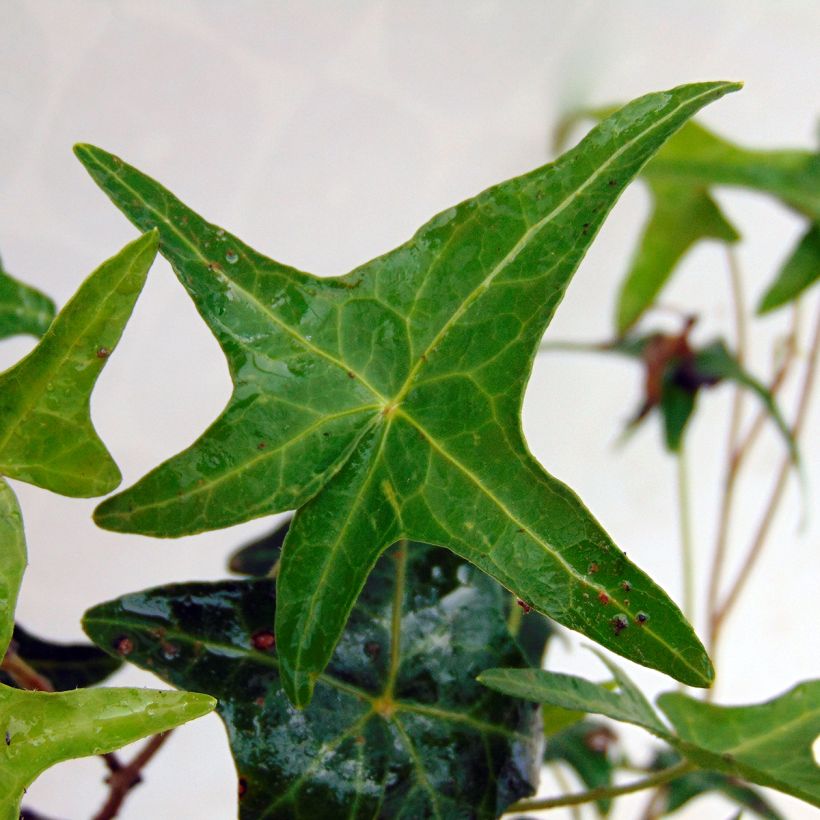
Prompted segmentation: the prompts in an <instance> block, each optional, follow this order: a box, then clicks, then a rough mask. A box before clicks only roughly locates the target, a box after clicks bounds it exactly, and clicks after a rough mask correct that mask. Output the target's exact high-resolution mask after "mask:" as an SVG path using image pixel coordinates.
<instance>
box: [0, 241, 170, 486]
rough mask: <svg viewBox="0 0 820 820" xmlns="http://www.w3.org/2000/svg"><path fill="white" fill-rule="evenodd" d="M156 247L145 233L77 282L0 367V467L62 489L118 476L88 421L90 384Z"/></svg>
mask: <svg viewBox="0 0 820 820" xmlns="http://www.w3.org/2000/svg"><path fill="white" fill-rule="evenodd" d="M156 251H157V235H156V233H149V234H146V235H145V236H142V237H140V238H139V239H137V240H135V241H134V242H132V243H130V244H129V245H126V247H125V248H123V249H122V250H121V251H120V252H119V253H118V254H117V255H116V256H114V257H113V258H111V259H109V260H108V261H107V262H104V263H103V264H102V265H101V266H100V267H99V268H97V270H96V271H94V273H92V274H91V276H89V277H88V279H87V280H86V281H85V282H84V283H83V284H82V285H81V286H80V289H79V290H78V291H77V293H76V294H75V296H74V297H73V298H72V299H71V301H70V302H69V303H68V304H67V305H66V306H65V308H63V310H62V311H60V314H59V315H58V316H57V318H56V319H55V320H54V322H53V323H52V325H51V327H49V329H48V331H47V332H46V334H45V335H44V336H43V338H42V340H41V341H40V343H39V344H38V345H37V347H36V348H34V350H33V351H32V352H31V353H30V354H29V355H28V356H26V357H25V358H24V359H23V360H22V361H20V362H19V363H18V364H16V365H15V366H14V367H12V368H11V369H10V370H7V371H6V372H5V373H2V374H0V475H5V476H8V477H10V478H17V479H20V480H21V481H28V482H30V483H31V484H36V485H37V486H39V487H45V488H46V489H48V490H52V491H54V492H57V493H60V494H61V495H68V496H75V497H88V496H95V495H102V494H103V493H107V492H110V491H111V490H113V489H114V487H116V486H117V485H118V484H119V483H120V480H121V476H120V471H119V470H118V469H117V465H116V464H114V462H113V460H112V459H111V456H110V455H109V454H108V451H107V450H106V449H105V445H104V444H103V443H102V442H101V441H100V439H99V437H98V436H97V434H96V432H95V430H94V427H93V425H92V423H91V415H90V408H89V400H90V395H91V390H92V389H93V387H94V383H95V382H96V381H97V377H98V376H99V374H100V371H101V370H102V369H103V367H104V366H105V362H106V360H107V358H108V356H109V355H110V354H111V352H112V351H113V349H114V347H115V346H116V344H117V342H118V341H119V338H120V336H121V335H122V331H123V328H124V327H125V323H126V321H127V320H128V317H129V316H130V315H131V310H132V308H133V307H134V303H135V302H136V300H137V296H138V295H139V293H140V290H141V289H142V285H143V282H144V281H145V276H146V274H147V273H148V268H150V267H151V263H152V262H153V261H154V256H155V255H156Z"/></svg>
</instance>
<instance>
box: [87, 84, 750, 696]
mask: <svg viewBox="0 0 820 820" xmlns="http://www.w3.org/2000/svg"><path fill="white" fill-rule="evenodd" d="M737 87H738V86H737V85H736V84H731V83H704V84H697V85H690V86H682V87H680V88H677V89H673V90H672V91H668V92H664V93H660V94H650V95H648V96H646V97H642V98H641V99H639V100H636V101H635V102H634V103H632V104H630V105H628V106H626V107H625V108H624V109H623V110H621V111H619V112H617V113H616V114H614V115H613V116H612V117H610V118H609V119H607V120H606V121H605V122H604V123H602V124H601V125H600V126H599V127H598V128H596V129H594V130H593V131H592V133H591V134H590V135H589V136H588V137H587V138H586V139H585V140H584V141H583V142H582V143H581V144H580V145H579V146H578V147H577V148H575V149H573V150H572V151H570V152H569V153H567V154H566V155H565V156H564V157H562V158H561V159H559V160H558V161H557V162H556V163H553V164H551V165H547V166H544V167H543V168H539V169H537V170H535V171H533V172H531V173H529V174H526V175H524V176H522V177H519V178H517V179H513V180H510V181H508V182H505V183H502V184H500V185H497V186H495V187H494V188H490V189H489V190H487V191H485V192H484V193H482V194H480V195H479V196H478V197H476V198H474V199H471V200H468V201H466V202H463V203H461V204H460V205H458V206H456V207H454V208H451V209H449V210H448V211H445V212H444V213H442V214H439V215H438V216H436V217H434V218H433V219H432V220H431V221H430V222H429V223H428V224H427V225H425V226H424V227H422V228H421V229H420V230H419V231H418V232H417V233H416V235H415V236H414V237H413V238H412V239H411V240H410V241H409V242H407V243H406V244H404V245H402V246H400V247H399V248H397V249H396V250H394V251H392V252H390V253H388V254H386V255H385V256H382V257H379V258H378V259H375V260H373V261H372V262H370V263H368V264H366V265H364V266H362V267H360V268H358V269H356V270H354V271H353V272H352V273H350V274H348V275H347V276H341V277H331V278H324V279H321V278H317V277H315V276H311V275H309V274H306V273H302V272H300V271H297V270H294V269H293V268H290V267H287V266H285V265H282V264H280V263H278V262H275V261H273V260H271V259H268V258H266V257H264V256H262V255H260V254H258V253H257V252H256V251H254V250H253V249H251V248H249V247H248V246H247V245H245V244H244V243H242V242H241V241H240V240H239V239H237V238H236V237H234V236H232V235H230V234H228V233H227V232H225V231H223V230H222V229H221V228H217V227H215V226H213V225H211V224H209V223H207V222H205V221H204V220H203V219H202V218H201V217H199V216H198V215H197V214H195V213H194V212H193V211H191V210H189V209H188V208H187V207H186V206H185V205H184V204H183V203H182V202H180V201H179V200H178V199H176V198H175V197H174V196H173V195H172V194H171V193H170V192H169V191H167V190H166V189H165V188H163V187H161V186H160V185H159V184H158V183H156V182H154V181H153V180H151V179H150V178H149V177H147V176H145V175H144V174H142V173H140V172H139V171H137V170H136V169H134V168H132V167H131V166H129V165H126V164H125V163H124V162H123V161H122V160H120V159H119V158H117V157H114V156H112V155H111V154H108V153H106V152H104V151H102V150H100V149H97V148H93V147H91V146H85V145H81V146H78V147H77V148H76V152H77V155H78V156H79V158H80V159H81V161H82V162H83V163H84V165H85V166H86V168H87V169H88V171H89V172H90V173H91V175H92V176H93V178H94V179H95V181H96V182H97V183H98V184H99V185H100V186H101V187H102V188H103V190H104V191H105V192H106V193H107V194H108V195H109V197H111V199H112V200H113V202H114V203H115V204H116V205H117V206H118V207H119V208H120V209H121V210H122V211H123V212H124V213H125V214H126V216H128V217H129V218H130V219H131V220H132V221H133V222H134V224H136V225H137V226H138V227H139V228H140V229H141V230H149V229H152V228H155V227H156V228H158V229H159V231H160V234H161V242H160V250H161V252H162V253H163V254H164V255H165V256H166V257H167V258H168V259H169V260H170V262H171V263H172V265H173V266H174V269H175V271H176V273H177V276H178V277H179V278H180V280H181V282H182V283H183V284H184V285H185V287H186V288H187V290H188V292H189V294H190V295H191V297H192V298H193V300H194V301H195V303H196V305H197V308H198V309H199V311H200V313H201V315H202V316H203V318H204V319H205V321H206V322H207V323H208V325H209V326H210V328H211V329H212V331H213V332H214V334H215V336H216V338H217V340H218V341H219V343H220V345H221V346H222V348H223V350H224V351H225V354H226V356H227V359H228V364H229V369H230V372H231V377H232V379H233V383H234V393H233V396H232V398H231V399H230V401H229V403H228V405H227V407H226V409H225V410H224V412H223V413H222V415H221V416H220V417H219V418H218V419H217V420H216V421H215V422H214V424H213V425H212V426H211V427H210V429H209V430H208V431H206V432H205V433H204V434H203V436H202V437H201V438H200V439H199V440H198V441H197V442H196V443H195V444H194V445H193V446H192V447H190V448H189V449H188V450H186V451H184V452H183V453H180V454H179V455H177V456H175V457H174V458H172V459H170V460H169V461H167V462H165V463H164V464H163V465H161V466H159V467H158V468H157V469H155V470H154V471H152V472H151V473H149V474H148V475H147V476H146V477H145V478H143V479H142V480H141V481H140V482H138V483H137V484H136V485H135V486H133V487H131V488H130V489H128V490H126V491H125V492H123V493H121V494H119V495H116V496H114V497H113V498H110V499H108V500H107V501H105V502H104V503H103V504H102V505H100V507H98V509H97V512H96V520H97V522H98V523H99V524H100V525H101V526H103V527H106V528H108V529H112V530H117V531H123V532H140V533H144V534H147V535H155V536H163V537H166V536H181V535H185V534H189V533H194V532H199V531H202V530H208V529H214V528H218V527H226V526H229V525H231V524H235V523H238V522H240V521H246V520H248V519H250V518H254V517H257V516H261V515H268V514H272V513H275V512H281V511H284V510H288V509H294V508H298V511H297V513H296V517H295V518H294V521H293V524H292V526H291V528H290V532H289V533H288V536H287V539H286V542H285V549H284V553H283V559H282V565H281V568H280V571H279V575H278V593H279V596H280V605H279V608H278V611H277V623H276V636H277V641H278V646H279V661H280V664H281V674H282V679H283V685H284V687H285V690H286V691H287V692H288V695H289V696H290V697H291V698H292V699H293V701H294V703H297V704H299V705H306V704H307V703H308V702H309V701H310V697H311V692H312V689H313V686H314V684H315V681H316V679H317V677H318V676H319V675H320V674H321V671H322V670H323V669H324V667H325V665H326V664H327V663H328V661H329V659H330V657H331V654H332V652H333V648H334V646H335V644H336V642H337V640H338V639H339V637H340V635H341V634H342V631H343V629H344V624H345V621H346V619H347V617H348V614H349V613H350V610H351V608H352V606H353V604H354V602H355V600H356V596H357V595H358V593H359V591H360V590H361V588H362V585H363V584H364V581H365V579H366V577H367V574H368V573H369V572H370V570H371V569H372V567H373V566H374V564H375V562H376V560H377V558H378V556H379V555H380V554H381V553H382V552H383V551H384V550H385V549H386V548H387V547H388V546H390V545H391V544H392V543H394V542H396V541H398V540H400V539H402V538H409V539H412V540H416V541H422V542H426V543H431V544H439V545H442V546H446V547H447V548H449V549H451V550H452V551H453V552H455V553H457V554H458V555H460V556H462V557H463V558H466V559H467V560H469V561H470V562H472V563H473V564H475V565H476V566H477V567H479V568H480V569H481V570H483V571H484V572H487V573H488V574H490V575H492V576H493V577H494V578H496V579H497V580H498V581H499V582H500V583H501V584H503V585H504V586H506V587H507V588H508V589H510V590H511V591H512V592H513V593H514V594H516V595H517V596H518V597H519V598H520V599H521V600H522V601H523V602H524V603H526V604H527V605H528V606H532V607H534V608H535V609H538V610H539V611H541V612H543V613H545V614H547V615H549V616H550V617H552V618H554V619H555V620H557V621H559V622H560V623H563V624H564V625H566V626H568V627H570V628H571V629H575V630H578V631H580V632H583V633H584V634H586V635H588V636H590V637H591V638H592V639H593V640H596V641H598V642H599V643H601V644H603V645H605V646H607V647H609V648H611V649H612V650H613V651H614V652H617V653H619V654H623V655H625V656H627V657H630V658H632V659H634V660H636V661H638V662H640V663H643V664H646V665H648V666H652V667H655V668H658V669H661V670H663V671H665V672H667V673H668V674H670V675H672V676H674V677H677V678H679V679H680V680H682V681H685V682H687V683H690V684H692V685H695V686H706V685H708V684H709V683H710V681H711V680H712V676H713V670H712V667H711V664H710V662H709V659H708V658H707V656H706V653H705V651H704V650H703V648H702V646H701V644H700V642H699V641H698V639H697V637H696V636H695V635H694V633H693V632H692V630H691V628H690V627H689V625H688V624H687V623H686V621H685V620H684V618H683V616H682V615H681V613H680V611H679V610H678V609H677V607H676V606H675V605H674V603H672V601H670V600H669V598H668V597H667V596H666V595H665V594H664V593H663V592H662V591H661V590H660V589H659V588H658V587H657V586H656V585H655V584H654V583H652V581H651V580H650V579H649V578H648V577H647V576H646V575H644V574H643V573H642V572H640V571H639V570H638V569H636V568H634V567H633V566H632V565H631V564H630V563H629V562H628V561H627V560H626V558H625V556H624V554H623V553H622V552H620V551H619V550H617V549H616V548H615V546H614V545H613V544H612V541H611V540H610V539H609V537H608V536H607V535H606V533H605V532H604V531H603V529H602V528H601V527H600V526H599V525H598V523H597V522H596V521H595V520H594V518H593V517H592V516H591V515H590V513H589V512H588V511H587V510H586V508H585V507H584V506H583V505H582V503H581V502H580V501H579V500H578V498H577V497H576V496H575V495H574V494H573V493H572V492H571V491H570V490H569V489H568V488H567V487H566V486H564V485H563V484H561V483H560V482H559V481H557V480H556V479H555V478H553V477H552V476H550V475H549V474H548V473H546V472H545V471H544V470H543V468H542V467H541V465H540V464H538V463H537V462H536V461H535V459H534V458H533V457H532V455H531V454H530V452H529V450H528V448H527V445H526V442H525V441H524V439H523V436H522V433H521V424H520V411H521V403H522V400H523V394H524V387H525V385H526V381H527V378H528V376H529V373H530V368H531V365H532V361H533V358H534V355H535V352H536V350H537V346H538V343H539V341H540V338H541V336H542V334H543V332H544V329H545V328H546V326H547V325H548V324H549V321H550V319H551V318H552V315H553V313H554V311H555V309H556V307H557V306H558V303H559V301H560V300H561V297H562V296H563V293H564V291H565V289H566V287H567V285H568V284H569V281H570V279H571V277H572V274H573V272H574V271H575V269H576V267H577V266H578V263H579V262H580V260H581V258H582V257H583V254H584V252H585V251H586V249H587V247H588V246H589V244H590V243H591V242H592V239H593V237H594V236H595V234H596V232H597V231H598V229H599V227H600V225H601V223H602V222H603V220H604V217H605V216H606V214H607V213H608V212H609V210H610V209H611V207H612V206H613V204H614V203H615V201H616V199H617V198H618V195H619V194H620V192H621V191H622V190H623V189H624V187H625V186H626V185H627V184H628V183H629V181H630V180H631V179H632V178H633V177H634V176H635V174H637V173H638V171H639V170H640V169H641V167H642V166H643V164H644V163H645V162H646V161H647V160H648V159H649V158H650V157H651V156H652V155H653V154H654V153H655V152H656V151H657V150H658V149H659V148H660V146H661V145H662V144H663V143H664V141H665V140H666V139H667V138H668V137H669V136H670V135H671V134H673V133H674V132H675V131H676V130H677V129H678V128H680V126H681V125H682V124H683V123H684V122H685V121H686V120H687V119H688V118H689V117H690V116H692V115H693V114H694V113H695V112H696V111H697V110H699V109H700V108H701V107H702V106H703V105H705V104H706V103H708V102H710V101H712V100H715V99H718V98H719V97H721V96H723V95H724V94H726V93H727V92H729V91H733V90H735V89H736V88H737ZM592 564H594V565H596V566H600V567H601V572H600V574H598V575H595V576H593V575H591V574H590V573H588V571H587V570H588V567H589V566H590V565H592ZM625 576H629V578H630V579H631V581H630V582H631V583H632V587H633V593H632V596H631V600H632V606H631V607H630V606H627V605H626V604H625V603H623V600H622V598H623V596H618V597H616V594H615V592H616V589H617V584H619V583H620V582H621V579H622V578H624V577H625ZM602 595H607V596H608V599H609V600H610V601H611V603H610V605H608V606H603V605H599V604H598V603H596V602H597V601H598V599H599V597H600V596H602ZM650 605H651V608H652V610H653V619H652V625H651V627H649V628H647V629H643V630H629V631H628V632H622V631H619V630H614V629H613V628H612V618H613V617H614V616H615V615H616V614H617V613H619V612H620V613H622V615H623V617H625V618H631V616H632V615H633V614H634V613H633V610H634V608H635V607H639V608H642V607H644V606H650Z"/></svg>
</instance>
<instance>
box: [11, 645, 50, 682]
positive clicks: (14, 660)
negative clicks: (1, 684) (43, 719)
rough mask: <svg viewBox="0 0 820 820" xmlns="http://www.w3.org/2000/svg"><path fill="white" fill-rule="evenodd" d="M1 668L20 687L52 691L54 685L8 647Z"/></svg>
mask: <svg viewBox="0 0 820 820" xmlns="http://www.w3.org/2000/svg"><path fill="white" fill-rule="evenodd" d="M0 669H2V670H3V671H4V672H5V673H6V674H7V675H8V676H9V677H10V678H11V679H12V680H13V681H14V682H15V683H16V684H17V685H18V686H19V687H21V688H22V689H32V690H34V691H37V692H53V691H54V685H53V684H52V683H51V681H50V680H49V679H48V678H47V677H45V676H44V675H41V674H40V673H39V672H38V671H37V670H36V669H34V667H32V666H30V665H29V664H28V663H27V662H26V661H25V660H23V658H21V657H20V656H19V655H18V654H17V653H16V652H15V651H14V650H13V649H9V650H8V652H6V655H5V657H4V658H3V662H2V664H0Z"/></svg>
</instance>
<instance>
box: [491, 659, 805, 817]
mask: <svg viewBox="0 0 820 820" xmlns="http://www.w3.org/2000/svg"><path fill="white" fill-rule="evenodd" d="M602 660H604V661H605V662H607V661H606V659H605V658H602ZM607 665H608V666H609V668H610V670H611V671H612V672H613V676H614V677H616V680H617V682H618V685H619V687H620V689H621V692H620V693H613V692H610V691H608V690H607V689H606V688H604V687H602V686H599V685H598V684H595V683H592V682H590V681H587V680H584V679H583V678H577V677H574V676H572V675H558V674H555V673H552V672H545V671H543V670H533V669H526V670H521V669H490V670H487V671H486V672H483V673H482V674H481V675H480V676H479V680H480V681H481V682H482V683H484V684H485V685H486V686H490V687H492V688H493V689H494V690H496V691H498V692H503V693H505V694H508V695H511V696H513V697H518V698H524V699H528V700H532V701H534V702H537V703H541V702H543V703H550V704H553V705H555V706H561V707H564V708H568V709H582V710H584V711H587V712H594V713H597V714H602V715H607V716H608V717H611V718H614V719H615V720H621V721H625V722H628V723H634V724H636V725H638V726H642V727H643V728H645V729H648V730H649V731H650V732H652V733H653V734H655V735H657V736H658V737H660V738H661V739H662V740H664V741H666V742H667V743H669V744H670V745H671V746H674V747H675V748H676V749H677V751H679V752H680V753H681V754H682V755H684V756H685V757H686V758H688V759H689V760H690V761H691V762H692V763H694V764H695V765H697V766H699V767H701V768H703V769H706V770H711V771H717V772H723V773H724V774H728V775H730V776H733V777H741V778H743V779H744V780H748V781H749V782H752V783H756V784H758V785H760V786H769V787H771V788H774V789H779V790H780V791H782V792H786V793H787V794H791V795H793V796H794V797H799V798H800V799H802V800H806V801H808V802H809V803H812V804H814V805H815V806H820V767H818V765H817V763H816V762H815V760H814V757H813V755H812V743H813V742H814V741H815V739H816V738H817V737H818V736H819V735H820V680H815V681H808V682H806V683H801V684H798V685H797V686H795V687H794V688H793V689H791V690H789V691H788V692H786V693H785V694H783V695H781V696H780V697H778V698H775V699H773V700H771V701H768V702H766V703H761V704H755V705H752V706H715V705H712V704H708V703H704V702H702V701H699V700H695V699H694V698H690V697H688V696H687V695H682V694H679V693H675V692H667V693H665V694H663V695H660V696H659V697H658V700H657V703H658V706H659V707H660V708H661V709H662V710H663V712H664V714H665V715H666V717H667V718H668V719H669V721H670V723H671V724H672V727H673V729H674V731H672V730H670V729H669V728H667V727H666V726H665V725H664V724H663V723H661V721H660V719H659V718H658V716H657V715H656V713H655V712H654V710H652V708H651V707H650V706H649V704H648V703H647V701H646V700H645V699H644V698H643V695H641V694H640V692H639V691H638V690H637V688H636V687H635V686H634V684H632V683H631V682H630V681H629V679H628V678H627V677H626V675H625V674H624V673H623V672H622V671H620V670H618V669H617V667H615V665H614V664H612V663H611V662H607Z"/></svg>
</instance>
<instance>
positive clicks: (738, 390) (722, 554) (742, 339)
mask: <svg viewBox="0 0 820 820" xmlns="http://www.w3.org/2000/svg"><path fill="white" fill-rule="evenodd" d="M726 259H727V261H728V268H729V284H730V289H729V292H730V297H731V298H730V301H731V304H732V315H733V317H734V324H735V358H736V360H737V363H738V364H739V365H740V366H741V367H742V366H743V365H744V363H745V361H746V352H747V348H748V332H747V326H746V311H745V299H744V296H743V277H742V275H741V272H740V263H739V261H738V258H737V253H736V252H735V250H734V248H732V247H731V246H728V247H727V248H726ZM744 395H745V391H744V389H743V387H742V385H740V384H737V385H735V389H734V393H733V394H732V414H731V421H730V422H729V442H728V445H727V449H726V468H725V473H724V476H725V477H724V479H723V495H722V497H721V504H720V511H719V513H718V529H717V535H716V536H715V548H714V553H713V554H714V558H713V561H712V571H711V572H710V573H709V590H708V592H707V599H706V612H707V613H708V617H709V622H710V625H711V620H712V616H713V613H714V612H715V608H716V607H717V600H718V595H719V594H720V582H721V580H722V578H723V569H724V566H725V563H726V550H727V546H728V542H729V522H730V520H731V517H732V508H733V506H734V499H735V487H736V485H737V475H738V471H739V468H740V463H741V461H742V459H743V456H744V454H745V452H746V450H745V448H744V447H741V448H739V447H738V441H739V439H740V425H741V422H742V420H743V400H744ZM747 444H748V439H747ZM710 628H711V627H710ZM711 643H712V641H711V639H710V649H711V648H712V647H711Z"/></svg>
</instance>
